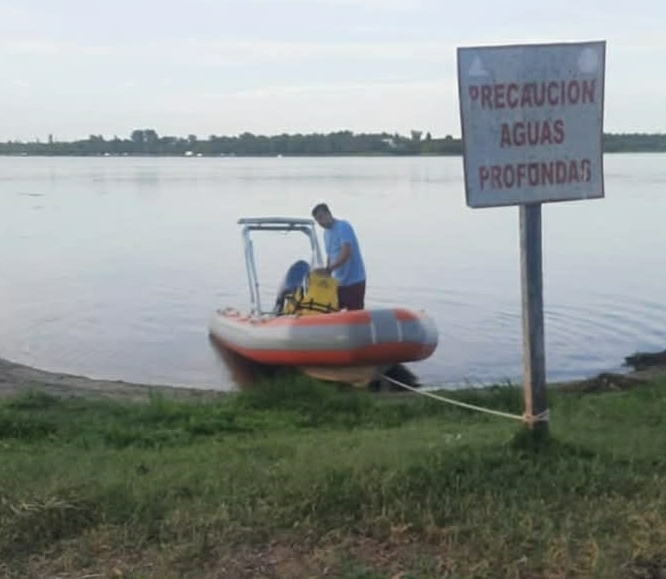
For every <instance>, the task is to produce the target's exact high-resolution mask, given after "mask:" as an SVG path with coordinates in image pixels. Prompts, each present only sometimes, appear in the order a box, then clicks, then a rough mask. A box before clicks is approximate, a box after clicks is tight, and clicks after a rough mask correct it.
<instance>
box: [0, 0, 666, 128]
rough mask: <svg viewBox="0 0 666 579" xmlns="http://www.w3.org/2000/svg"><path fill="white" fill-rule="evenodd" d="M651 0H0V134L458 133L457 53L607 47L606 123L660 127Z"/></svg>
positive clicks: (657, 21)
mask: <svg viewBox="0 0 666 579" xmlns="http://www.w3.org/2000/svg"><path fill="white" fill-rule="evenodd" d="M665 25H666V2H664V1H663V0H633V1H632V2H627V1H626V0H625V1H621V2H620V1H619V0H603V1H602V0H598V1H597V0H579V1H577V2H574V1H572V2H569V1H568V0H567V1H566V2H559V3H546V2H538V1H535V0H503V1H502V2H493V1H490V0H460V1H452V0H159V1H158V0H153V1H148V0H131V1H130V0H110V1H106V2H94V1H91V0H2V1H1V3H0V55H1V62H2V66H1V67H0V105H1V106H0V140H3V141H4V140H7V139H22V140H28V139H30V140H32V139H35V138H40V139H42V140H45V139H46V138H47V135H48V134H49V133H52V134H53V135H54V137H55V138H56V139H58V140H66V139H67V140H68V139H74V138H85V137H87V136H88V135H89V134H101V135H104V136H105V137H112V136H113V135H119V136H123V137H125V136H129V134H130V133H131V131H132V130H133V129H135V128H153V129H155V130H156V131H157V132H158V133H159V134H160V135H181V136H186V135H187V134H190V133H193V134H196V135H197V136H199V137H200V138H206V137H208V135H210V134H217V135H234V134H239V133H241V132H243V131H249V132H253V133H262V134H276V133H281V132H288V133H295V132H303V133H305V132H313V131H323V132H327V131H333V130H340V129H349V130H353V131H355V132H362V131H383V130H386V131H389V132H395V131H397V132H400V133H403V134H408V133H409V131H410V130H411V129H419V130H423V131H430V132H431V133H432V134H433V136H445V135H447V134H451V135H454V136H459V135H460V120H459V111H458V96H457V80H456V47H458V46H470V45H472V46H473V45H478V44H483V45H490V44H499V43H519V42H544V41H545V42H550V41H578V40H606V41H607V43H608V45H607V54H606V100H605V130H606V131H607V132H623V131H646V132H665V131H666V111H665V108H664V99H665V98H666V74H664V73H665V72H666V42H664V40H663V37H664V26H665Z"/></svg>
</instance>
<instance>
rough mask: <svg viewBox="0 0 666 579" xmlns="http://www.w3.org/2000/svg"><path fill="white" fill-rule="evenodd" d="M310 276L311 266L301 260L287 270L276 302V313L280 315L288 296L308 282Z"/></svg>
mask: <svg viewBox="0 0 666 579" xmlns="http://www.w3.org/2000/svg"><path fill="white" fill-rule="evenodd" d="M309 275H310V264H309V263H308V262H307V261H305V260H303V259H299V260H298V261H295V262H294V263H293V264H291V266H290V267H289V269H288V270H287V273H286V275H285V276H284V280H283V281H282V284H281V285H280V289H279V290H278V295H277V299H276V300H275V308H274V312H275V313H276V314H280V313H281V312H282V308H284V300H285V297H286V296H287V295H288V294H293V293H294V292H295V291H296V290H297V289H298V288H299V287H301V286H303V284H304V283H305V282H306V281H307V277H308V276H309Z"/></svg>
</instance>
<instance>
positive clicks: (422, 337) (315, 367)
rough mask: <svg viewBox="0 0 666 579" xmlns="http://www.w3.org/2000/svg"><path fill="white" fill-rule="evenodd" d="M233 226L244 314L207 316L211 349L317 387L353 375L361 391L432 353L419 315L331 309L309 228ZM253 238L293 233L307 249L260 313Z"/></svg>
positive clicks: (427, 321)
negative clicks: (297, 375) (242, 271)
mask: <svg viewBox="0 0 666 579" xmlns="http://www.w3.org/2000/svg"><path fill="white" fill-rule="evenodd" d="M238 223H239V224H240V225H242V226H243V227H242V237H243V241H244V250H245V251H244V253H245V263H246V269H247V275H248V283H249V289H250V303H251V305H250V308H249V310H248V311H246V312H242V311H240V310H238V309H236V308H232V307H227V308H224V309H219V310H217V311H216V312H215V313H214V314H213V316H212V318H211V320H210V322H209V334H210V337H211V339H212V340H213V341H214V342H216V343H217V344H218V345H220V346H222V347H224V348H227V349H229V350H231V351H233V352H235V353H236V354H238V355H240V356H242V357H244V358H247V359H249V360H252V361H254V362H257V363H260V364H268V365H274V366H293V367H297V368H300V369H301V370H303V371H305V372H306V373H308V374H310V375H313V376H317V377H320V378H324V379H333V380H338V379H340V377H341V376H345V375H346V376H350V375H355V376H356V375H359V376H361V377H360V378H354V379H353V380H352V379H350V380H349V381H353V382H361V383H362V382H364V381H366V379H369V378H370V377H371V376H372V375H373V374H376V373H377V372H381V371H382V370H383V369H385V368H388V367H391V366H393V365H395V364H402V363H405V362H416V361H419V360H424V359H426V358H428V357H429V356H430V355H431V354H432V353H433V352H434V351H435V349H436V348H437V343H438V331H437V328H436V326H435V323H434V321H433V319H432V318H431V317H430V316H429V315H428V314H426V313H425V312H424V311H420V310H413V309H409V308H406V307H377V308H366V309H363V310H340V309H339V308H338V303H337V282H336V280H335V279H334V278H332V277H331V276H329V275H328V274H325V273H324V270H323V269H322V267H323V262H322V257H321V250H320V248H319V243H318V240H317V235H316V230H315V223H314V221H313V220H311V219H301V218H291V217H258V218H242V219H239V221H238ZM257 231H281V232H300V233H302V234H305V236H306V237H307V238H308V240H309V242H310V260H309V261H306V260H298V261H296V262H295V263H294V264H292V265H291V267H290V268H289V269H288V271H287V272H286V275H285V277H284V280H283V282H282V284H281V286H280V289H279V291H278V294H277V296H276V297H275V300H274V301H273V302H272V303H271V304H270V307H268V308H266V309H265V308H264V307H263V304H262V301H261V296H260V292H259V284H258V279H257V272H256V266H255V261H254V253H253V249H252V234H253V233H254V232H257ZM343 381H345V380H344V379H343Z"/></svg>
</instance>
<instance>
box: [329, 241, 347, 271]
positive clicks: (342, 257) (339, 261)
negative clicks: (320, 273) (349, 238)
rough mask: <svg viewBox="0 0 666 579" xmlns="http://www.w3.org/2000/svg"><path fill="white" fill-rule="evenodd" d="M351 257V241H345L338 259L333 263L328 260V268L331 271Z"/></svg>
mask: <svg viewBox="0 0 666 579" xmlns="http://www.w3.org/2000/svg"><path fill="white" fill-rule="evenodd" d="M350 257H351V245H349V243H343V244H342V250H341V251H340V257H338V259H336V260H335V261H334V262H333V263H331V262H330V260H327V263H326V269H327V270H328V271H329V272H331V271H333V270H334V269H337V268H338V267H340V266H341V265H342V264H344V263H345V262H346V261H347V260H348V259H349V258H350Z"/></svg>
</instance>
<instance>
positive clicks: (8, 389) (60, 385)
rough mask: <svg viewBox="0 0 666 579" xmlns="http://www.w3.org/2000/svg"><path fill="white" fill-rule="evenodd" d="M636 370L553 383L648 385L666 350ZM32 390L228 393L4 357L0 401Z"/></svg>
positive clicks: (665, 363) (141, 397)
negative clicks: (50, 367) (70, 370)
mask: <svg viewBox="0 0 666 579" xmlns="http://www.w3.org/2000/svg"><path fill="white" fill-rule="evenodd" d="M642 356H643V358H641V359H640V360H638V362H636V360H635V359H632V360H630V361H631V362H634V364H633V370H631V371H629V372H627V373H623V374H614V373H601V374H599V375H597V376H595V377H593V378H588V379H585V380H575V381H570V382H562V383H557V384H553V385H554V386H557V387H559V388H562V389H563V390H569V391H587V392H599V391H606V390H625V389H627V388H631V387H634V386H637V385H639V384H641V383H644V382H645V381H647V380H650V379H651V378H654V377H655V376H656V375H661V374H666V350H665V351H664V352H660V353H657V354H642ZM28 390H33V391H41V392H46V393H49V394H52V395H55V396H85V397H86V398H102V399H104V398H106V399H114V400H125V401H131V402H142V401H147V400H149V397H150V395H151V394H156V393H159V394H163V395H165V396H168V397H170V398H175V399H180V400H210V399H214V398H217V397H219V396H224V395H225V394H227V393H228V392H227V391H222V390H209V389H201V388H183V387H176V386H169V385H167V384H164V385H149V384H139V383H132V382H124V381H122V380H98V379H95V378H87V377H85V376H76V375H72V374H63V373H59V372H47V371H45V370H40V369H38V368H33V367H31V366H25V365H23V364H17V363H15V362H10V361H8V360H4V359H3V358H0V398H7V397H11V396H14V395H16V394H19V393H21V392H26V391H28Z"/></svg>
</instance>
